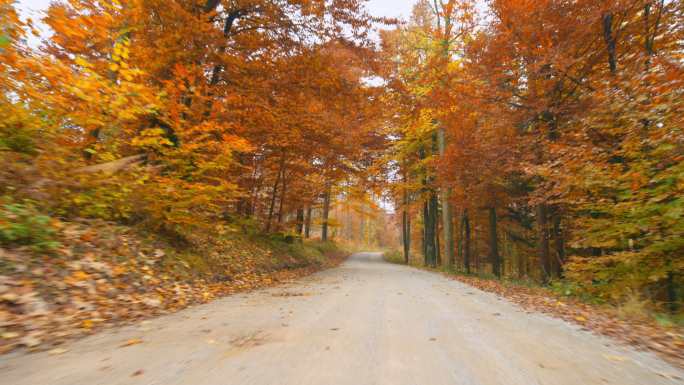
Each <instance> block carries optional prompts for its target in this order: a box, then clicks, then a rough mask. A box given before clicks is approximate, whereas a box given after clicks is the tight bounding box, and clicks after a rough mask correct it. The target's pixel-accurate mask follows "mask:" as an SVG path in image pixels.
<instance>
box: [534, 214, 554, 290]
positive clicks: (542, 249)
mask: <svg viewBox="0 0 684 385" xmlns="http://www.w3.org/2000/svg"><path fill="white" fill-rule="evenodd" d="M537 231H538V239H539V244H538V247H539V264H540V268H541V273H542V274H541V277H542V282H543V283H547V282H548V281H549V279H550V278H551V274H552V268H551V258H550V252H549V231H548V225H547V219H546V204H545V203H540V204H539V205H537Z"/></svg>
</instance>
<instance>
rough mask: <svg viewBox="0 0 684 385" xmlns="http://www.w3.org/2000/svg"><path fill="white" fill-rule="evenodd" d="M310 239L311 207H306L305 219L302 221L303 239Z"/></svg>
mask: <svg viewBox="0 0 684 385" xmlns="http://www.w3.org/2000/svg"><path fill="white" fill-rule="evenodd" d="M309 237H311V205H309V206H307V207H306V218H305V219H304V238H306V239H309Z"/></svg>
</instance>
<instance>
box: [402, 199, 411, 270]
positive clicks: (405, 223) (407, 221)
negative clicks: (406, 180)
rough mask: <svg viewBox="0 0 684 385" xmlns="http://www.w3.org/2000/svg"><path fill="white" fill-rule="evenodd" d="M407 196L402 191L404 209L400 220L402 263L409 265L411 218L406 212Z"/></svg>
mask: <svg viewBox="0 0 684 385" xmlns="http://www.w3.org/2000/svg"><path fill="white" fill-rule="evenodd" d="M408 205H409V194H408V191H407V190H406V189H404V209H403V212H402V218H401V229H402V242H403V246H404V263H405V264H407V265H408V264H409V257H410V253H411V217H410V215H409V212H408Z"/></svg>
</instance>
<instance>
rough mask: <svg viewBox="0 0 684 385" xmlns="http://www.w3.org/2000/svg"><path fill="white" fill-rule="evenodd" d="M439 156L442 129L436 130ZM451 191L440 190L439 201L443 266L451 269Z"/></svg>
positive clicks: (443, 138) (443, 143)
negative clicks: (440, 204) (442, 235)
mask: <svg viewBox="0 0 684 385" xmlns="http://www.w3.org/2000/svg"><path fill="white" fill-rule="evenodd" d="M438 142H439V156H440V157H444V154H445V152H446V135H445V132H444V128H443V127H440V128H439V130H438ZM450 198H451V189H450V188H442V190H441V192H440V201H441V203H442V229H443V231H444V266H445V267H446V268H452V267H453V266H454V230H453V221H454V212H453V208H452V207H451V201H450V200H449V199H450Z"/></svg>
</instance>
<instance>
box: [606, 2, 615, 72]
mask: <svg viewBox="0 0 684 385" xmlns="http://www.w3.org/2000/svg"><path fill="white" fill-rule="evenodd" d="M603 39H604V40H605V41H606V50H607V51H608V68H610V73H611V74H615V72H616V71H617V55H616V49H615V48H616V41H615V36H614V35H613V14H612V13H611V12H608V13H605V14H604V15H603Z"/></svg>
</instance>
